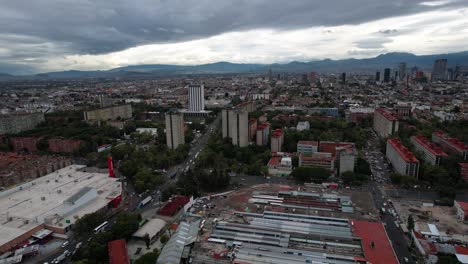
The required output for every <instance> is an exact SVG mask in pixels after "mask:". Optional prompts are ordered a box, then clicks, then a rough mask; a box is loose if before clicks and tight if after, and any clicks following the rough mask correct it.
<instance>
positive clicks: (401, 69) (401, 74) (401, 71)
mask: <svg viewBox="0 0 468 264" xmlns="http://www.w3.org/2000/svg"><path fill="white" fill-rule="evenodd" d="M398 79H399V80H400V81H404V80H405V79H406V63H405V62H401V63H400V64H399V65H398Z"/></svg>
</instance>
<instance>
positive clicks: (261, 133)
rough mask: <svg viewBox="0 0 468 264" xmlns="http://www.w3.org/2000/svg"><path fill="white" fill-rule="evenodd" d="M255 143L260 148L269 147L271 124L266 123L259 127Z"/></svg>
mask: <svg viewBox="0 0 468 264" xmlns="http://www.w3.org/2000/svg"><path fill="white" fill-rule="evenodd" d="M256 134H257V135H256V141H255V143H256V144H257V145H258V146H265V145H268V139H269V137H270V124H268V123H266V122H264V123H261V124H260V125H258V126H257V133H256Z"/></svg>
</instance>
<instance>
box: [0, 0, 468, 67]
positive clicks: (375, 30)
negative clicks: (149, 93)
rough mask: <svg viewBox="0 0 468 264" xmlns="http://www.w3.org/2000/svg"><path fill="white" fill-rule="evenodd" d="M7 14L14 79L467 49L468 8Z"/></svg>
mask: <svg viewBox="0 0 468 264" xmlns="http://www.w3.org/2000/svg"><path fill="white" fill-rule="evenodd" d="M32 10H34V13H32ZM50 10H60V12H53V13H54V14H49V13H51V12H50ZM350 10H351V11H352V12H350ZM0 14H1V16H0V22H1V23H0V25H2V26H0V43H1V48H0V61H2V62H1V63H0V72H7V73H14V74H31V73H39V72H46V71H59V70H71V69H74V70H106V69H110V68H116V67H121V66H127V65H138V64H175V65H198V64H205V63H213V62H218V61H229V62H234V63H261V64H270V63H285V62H290V61H295V60H297V61H312V60H319V59H325V58H330V59H344V58H367V57H373V56H376V55H379V54H382V53H387V52H411V53H414V54H417V55H423V54H441V53H449V52H459V51H464V50H466V48H465V47H467V46H468V37H466V36H467V34H466V33H467V29H466V28H468V27H467V25H468V18H467V17H468V16H467V14H468V2H467V1H465V0H458V1H457V0H452V1H450V0H446V1H411V2H409V1H400V2H381V1H379V2H378V3H376V2H375V1H367V0H360V1H353V2H352V3H350V2H345V1H338V0H336V1H328V2H327V3H313V2H310V1H296V2H294V3H286V2H282V1H276V2H274V3H272V2H271V1H260V0H259V1H253V2H245V3H240V4H236V5H233V4H231V3H229V2H227V1H221V2H217V3H216V4H213V3H211V2H209V1H202V2H199V1H197V3H195V2H192V1H184V2H180V1H179V2H160V3H157V4H153V3H150V2H148V1H138V2H136V3H132V5H129V4H128V3H125V2H113V3H106V2H96V3H89V2H81V1H74V2H73V3H68V4H66V3H63V2H60V1H40V2H35V3H29V2H28V3H26V2H23V1H15V2H6V3H4V4H3V5H2V7H1V8H0ZM46 14H47V15H46Z"/></svg>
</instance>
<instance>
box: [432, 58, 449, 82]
mask: <svg viewBox="0 0 468 264" xmlns="http://www.w3.org/2000/svg"><path fill="white" fill-rule="evenodd" d="M446 79H447V59H437V60H435V61H434V66H433V68H432V81H439V80H446Z"/></svg>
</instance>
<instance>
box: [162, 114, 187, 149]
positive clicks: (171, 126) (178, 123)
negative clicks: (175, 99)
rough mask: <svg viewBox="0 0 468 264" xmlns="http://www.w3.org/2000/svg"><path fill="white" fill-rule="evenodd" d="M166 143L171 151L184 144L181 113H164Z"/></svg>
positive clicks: (182, 116)
mask: <svg viewBox="0 0 468 264" xmlns="http://www.w3.org/2000/svg"><path fill="white" fill-rule="evenodd" d="M166 143H167V146H168V147H169V148H171V149H176V148H177V147H178V146H179V145H182V144H185V135H184V115H183V114H182V113H179V112H168V113H166Z"/></svg>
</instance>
